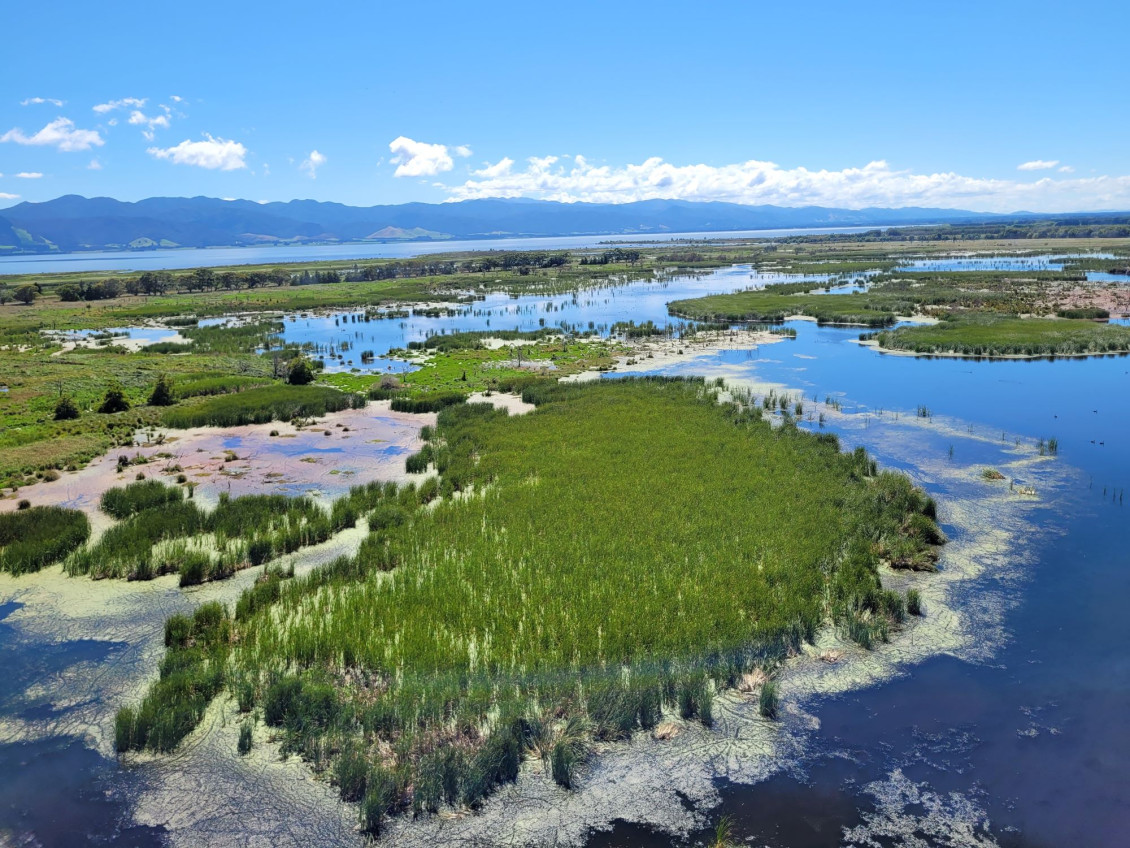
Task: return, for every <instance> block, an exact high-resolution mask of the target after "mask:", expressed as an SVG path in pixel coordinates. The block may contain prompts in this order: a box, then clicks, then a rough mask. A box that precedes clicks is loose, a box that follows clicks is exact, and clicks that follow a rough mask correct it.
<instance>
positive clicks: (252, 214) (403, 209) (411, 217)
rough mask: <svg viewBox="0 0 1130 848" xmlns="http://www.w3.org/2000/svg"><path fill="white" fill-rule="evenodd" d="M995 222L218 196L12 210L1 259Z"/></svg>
mask: <svg viewBox="0 0 1130 848" xmlns="http://www.w3.org/2000/svg"><path fill="white" fill-rule="evenodd" d="M992 217H994V216H990V215H984V214H977V213H974V212H966V211H961V210H953V209H926V208H917V207H908V208H901V209H881V208H874V209H834V208H826V207H821V206H803V207H783V206H743V205H741V204H737V203H692V202H688V201H681V200H644V201H639V202H636V203H622V204H611V203H557V202H553V201H545V200H524V199H516V200H507V199H491V200H465V201H462V202H460V203H404V204H400V205H396V206H369V207H354V206H345V205H343V204H340V203H324V202H320V201H315V200H292V201H289V202H287V203H255V202H253V201H250V200H219V199H217V198H211V197H151V198H148V199H146V200H139V201H137V202H136V203H126V202H123V201H120V200H114V199H112V198H109V197H92V198H86V197H80V196H78V195H73V194H72V195H66V196H64V197H59V198H56V199H55V200H49V201H46V202H44V203H19V204H17V205H15V206H12V207H10V208H8V209H5V210H0V253H9V252H46V251H65V252H70V251H77V250H98V249H135V250H145V249H152V248H154V247H173V246H181V247H221V246H222V247H227V246H233V245H249V244H270V243H278V242H289V243H295V242H351V241H404V240H431V239H449V238H461V239H473V238H498V237H506V236H562V235H593V234H604V233H607V234H610V235H617V234H619V235H631V234H640V233H663V232H672V233H676V232H723V231H727V230H753V229H779V228H793V227H836V226H839V227H843V226H886V225H892V224H927V223H942V222H955V221H966V222H968V221H979V220H987V219H991V218H992Z"/></svg>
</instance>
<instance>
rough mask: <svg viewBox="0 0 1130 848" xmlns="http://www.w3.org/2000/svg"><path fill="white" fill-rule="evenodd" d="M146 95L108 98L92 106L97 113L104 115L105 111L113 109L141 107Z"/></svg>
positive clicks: (143, 104)
mask: <svg viewBox="0 0 1130 848" xmlns="http://www.w3.org/2000/svg"><path fill="white" fill-rule="evenodd" d="M148 99H149V98H147V97H123V98H122V99H121V100H109V101H107V102H106V103H99V104H98V105H97V106H95V107H94V111H95V112H97V113H98V114H99V115H104V114H106V113H107V112H113V111H114V110H115V109H130V108H134V109H141V108H144V106H145V103H146V101H147V100H148Z"/></svg>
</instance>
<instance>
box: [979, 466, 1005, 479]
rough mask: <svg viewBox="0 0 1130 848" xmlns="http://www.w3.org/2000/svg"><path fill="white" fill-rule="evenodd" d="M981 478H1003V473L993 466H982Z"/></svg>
mask: <svg viewBox="0 0 1130 848" xmlns="http://www.w3.org/2000/svg"><path fill="white" fill-rule="evenodd" d="M981 478H982V479H984V480H1003V479H1004V475H1003V474H1001V473H1000V472H999V471H997V469H995V468H983V469H981Z"/></svg>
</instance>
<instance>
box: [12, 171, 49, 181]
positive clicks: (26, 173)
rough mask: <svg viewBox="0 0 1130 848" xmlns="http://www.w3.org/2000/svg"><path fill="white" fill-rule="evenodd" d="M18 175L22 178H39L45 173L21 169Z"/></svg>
mask: <svg viewBox="0 0 1130 848" xmlns="http://www.w3.org/2000/svg"><path fill="white" fill-rule="evenodd" d="M16 176H17V177H18V178H19V179H21V180H38V179H39V178H40V177H42V176H43V174H41V173H39V171H20V172H19V173H18V174H16Z"/></svg>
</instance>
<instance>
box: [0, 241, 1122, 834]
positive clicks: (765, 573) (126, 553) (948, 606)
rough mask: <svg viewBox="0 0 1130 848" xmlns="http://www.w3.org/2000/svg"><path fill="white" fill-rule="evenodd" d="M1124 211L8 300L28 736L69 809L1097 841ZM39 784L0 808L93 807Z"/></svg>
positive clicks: (25, 813) (363, 823)
mask: <svg viewBox="0 0 1130 848" xmlns="http://www.w3.org/2000/svg"><path fill="white" fill-rule="evenodd" d="M806 239H807V240H806ZM1125 255H1126V248H1125V246H1124V245H1123V244H1122V243H1121V242H1119V241H1118V240H1114V239H1111V240H1104V241H1101V242H1099V241H1094V242H1092V241H1090V240H1061V241H1059V242H1056V243H1054V244H1049V245H1039V246H1033V245H1031V244H1026V243H1024V242H1023V241H1017V242H1004V243H999V244H998V243H993V244H958V245H955V244H954V243H952V242H941V241H939V242H936V243H933V242H920V243H913V244H910V245H907V244H906V243H903V242H898V243H892V244H890V245H882V244H878V245H877V244H875V243H871V242H862V241H861V242H858V243H851V242H844V241H842V240H840V239H834V240H833V239H826V240H822V239H821V238H819V237H804V238H801V237H798V239H797V240H789V241H788V242H767V241H764V240H757V239H750V240H732V241H722V242H717V243H712V244H709V245H703V246H697V245H696V246H695V248H694V249H693V250H690V249H688V248H686V247H684V246H682V245H679V246H674V247H663V248H650V247H649V248H647V249H645V250H643V251H642V252H639V253H637V254H633V255H628V254H626V253H622V254H617V255H613V256H608V257H604V256H603V254H602V251H600V250H595V249H594V250H590V251H586V252H578V253H562V254H561V258H560V259H559V258H556V257H555V256H547V254H544V253H539V254H536V255H530V256H527V257H525V258H522V257H521V256H519V257H518V258H515V259H514V260H513V261H512V262H511V263H510V264H509V266H507V265H506V263H505V262H503V263H502V264H501V265H500V266H499V267H495V268H490V269H484V268H483V267H482V266H481V260H480V259H477V258H476V257H474V256H473V255H471V256H470V257H469V258H466V259H462V258H458V255H457V258H455V259H450V260H448V259H445V260H444V261H445V262H453V263H455V264H456V267H454V268H447V266H445V267H444V273H441V274H434V273H433V274H424V275H423V276H413V275H414V274H417V273H418V272H419V271H420V268H419V267H417V266H410V265H405V264H403V263H400V262H399V261H396V262H389V263H387V264H388V265H389V266H392V265H394V264H396V265H397V269H396V270H395V271H390V272H389V273H388V275H387V279H374V280H361V279H357V280H352V279H349V277H350V275H351V274H354V275H359V276H364V275H365V274H364V273H363V268H362V269H361V270H359V271H356V272H355V271H353V270H352V269H351V268H349V267H342V266H341V265H338V266H335V267H327V268H324V269H321V270H320V271H317V269H316V271H317V272H318V273H322V274H328V273H329V272H331V271H332V272H333V273H334V274H336V275H337V279H336V280H333V281H330V278H328V277H323V280H325V282H321V283H312V284H309V285H291V286H286V285H283V286H274V287H269V288H267V289H266V290H264V289H262V288H245V289H242V290H241V289H235V290H232V291H221V290H217V289H216V288H214V287H213V288H211V289H204V290H198V291H191V290H180V291H177V290H176V289H177V286H176V284H175V281H174V283H172V284H170V288H169V289H167V290H166V291H165V292H163V293H160V294H153V295H149V296H146V295H130V296H123V297H122V298H120V299H118V300H117V301H115V300H114V299H111V300H109V301H108V300H97V301H88V302H86V303H82V302H79V303H77V304H76V303H75V302H73V301H63V300H61V299H60V298H59V297H58V295H57V293H56V292H55V291H54V289H53V284H52V282H51V280H50V279H49V278H48V279H45V280H44V282H43V285H42V289H43V295H42V296H41V297H40V298H39V299H38V300H37V301H36V302H35V303H33V304H32V305H30V306H28V307H23V306H17V305H14V304H9V305H5V306H2V307H0V311H3V333H2V338H3V341H4V342H5V343H6V345H7V347H6V348H5V350H4V351H3V353H2V354H0V355H2V356H3V357H4V360H5V363H6V366H7V367H6V369H5V370H6V373H5V378H4V379H5V381H6V387H7V388H8V391H7V392H5V393H4V395H3V398H2V400H0V416H2V419H0V420H2V421H3V429H4V433H3V435H2V436H0V442H2V454H3V460H2V461H0V466H2V467H0V471H2V472H3V477H4V480H5V482H6V484H7V490H6V493H5V498H4V499H3V500H0V519H2V520H4V521H5V522H8V523H5V524H0V562H4V563H9V560H10V561H11V563H13V564H11V565H6V566H5V568H4V570H5V571H7V572H9V573H7V574H3V575H0V600H3V601H4V604H5V605H4V607H3V608H2V609H3V618H2V619H0V634H2V635H3V645H4V651H5V653H6V654H7V655H8V657H9V663H10V665H11V667H12V668H14V669H18V673H16V674H15V675H13V676H12V677H11V679H10V680H9V681H7V683H6V685H5V688H6V691H5V693H4V698H3V701H2V703H0V734H2V736H0V738H2V743H3V746H4V748H5V749H6V750H5V751H4V752H3V756H5V757H6V758H8V759H9V760H10V761H11V762H13V763H15V762H17V761H18V762H19V763H21V764H20V765H18V766H14V768H18V769H20V770H22V771H23V772H24V773H26V774H28V775H29V780H32V781H34V782H36V784H37V785H39V786H41V787H42V791H43V793H44V794H48V795H51V794H54V795H55V796H56V799H55V800H56V802H57V804H61V805H72V806H73V807H74V808H75V809H83V810H84V811H86V816H87V817H88V818H87V821H88V825H87V826H86V827H85V828H82V829H81V830H82V834H81V836H80V837H77V838H81V839H84V840H86V842H87V843H89V844H94V843H96V842H97V841H99V840H102V839H105V838H107V837H108V836H109V835H111V834H121V835H122V838H123V839H128V840H132V841H133V844H184V845H189V844H199V843H200V842H201V841H206V842H208V843H210V844H231V845H239V844H251V843H252V842H254V841H255V839H257V838H268V839H272V838H273V839H275V840H276V841H277V840H278V839H279V838H280V837H279V834H280V833H285V834H287V836H286V837H285V838H284V841H285V840H286V839H289V840H291V841H293V843H294V844H308V843H311V842H316V843H319V844H343V845H347V844H360V843H361V842H362V841H363V840H364V839H367V838H377V839H381V840H387V841H389V843H390V844H421V845H424V844H436V843H447V844H468V845H477V844H499V843H501V844H514V845H526V844H530V845H541V844H592V845H641V846H642V845H649V846H650V845H667V844H683V843H684V842H688V841H689V842H691V843H693V842H694V841H695V840H704V841H705V840H707V839H708V837H709V834H711V833H713V832H714V830H715V827H716V825H717V824H718V822H719V820H720V819H721V818H722V817H723V816H725V817H727V819H728V821H729V822H730V830H731V836H730V838H731V839H733V840H735V841H737V840H744V839H747V838H749V839H755V840H758V841H759V844H760V843H764V844H770V845H782V846H784V845H789V846H795V845H811V846H824V845H827V846H833V845H860V846H863V845H876V844H888V843H887V842H885V841H884V840H888V839H890V838H892V836H895V835H898V834H905V833H908V832H916V833H921V834H924V835H923V837H922V838H923V842H921V843H908V842H904V843H899V842H895V843H891V844H928V845H958V844H983V845H994V844H1000V845H1044V844H1061V843H1062V842H1063V841H1065V840H1068V839H1072V838H1078V839H1082V840H1083V841H1085V842H1089V843H1090V844H1116V839H1115V837H1116V834H1117V833H1119V832H1121V828H1123V827H1124V826H1125V825H1126V823H1127V810H1126V806H1125V801H1124V799H1121V798H1120V797H1119V793H1118V791H1117V788H1116V787H1118V786H1119V785H1121V784H1122V783H1123V782H1124V781H1125V779H1126V778H1127V777H1128V776H1130V775H1127V773H1126V766H1125V763H1124V761H1123V759H1124V758H1119V757H1117V756H1115V755H1114V752H1117V751H1119V750H1122V751H1124V750H1126V738H1125V731H1124V730H1122V729H1121V723H1120V722H1119V721H1118V720H1117V719H1116V716H1117V714H1118V704H1119V703H1121V702H1122V701H1123V700H1124V698H1125V695H1126V692H1127V686H1130V680H1128V678H1127V676H1126V666H1125V662H1124V661H1123V660H1121V659H1120V655H1121V653H1122V651H1121V650H1120V647H1119V645H1120V639H1119V629H1118V623H1117V622H1118V620H1119V617H1118V612H1117V608H1118V604H1119V601H1118V599H1119V598H1124V597H1125V596H1126V590H1127V588H1130V587H1127V585H1126V576H1125V573H1124V570H1123V569H1122V568H1121V567H1120V564H1121V563H1122V562H1124V556H1123V555H1122V553H1121V540H1120V539H1119V532H1118V527H1119V526H1120V520H1121V519H1120V515H1121V513H1120V510H1121V509H1122V487H1123V486H1124V484H1125V481H1126V477H1127V473H1126V472H1127V471H1128V470H1130V453H1128V448H1127V445H1126V444H1123V440H1122V438H1121V433H1122V431H1123V429H1124V422H1125V420H1126V415H1127V414H1128V413H1130V409H1127V408H1126V405H1127V402H1126V400H1125V398H1126V392H1125V391H1124V389H1125V388H1126V380H1127V379H1128V377H1127V367H1128V366H1127V364H1126V363H1127V360H1126V359H1125V358H1124V357H1123V356H1121V355H1119V354H1121V353H1123V352H1124V351H1125V349H1126V347H1127V345H1126V342H1125V339H1124V337H1123V334H1122V330H1124V329H1125V328H1124V327H1122V326H1121V325H1120V324H1119V323H1118V320H1119V316H1120V315H1122V314H1123V311H1124V310H1125V309H1126V306H1127V303H1128V302H1127V301H1126V299H1125V298H1126V295H1125V292H1124V286H1123V285H1122V283H1120V282H1118V281H1117V280H1112V279H1109V277H1110V276H1114V277H1117V276H1118V275H1117V274H1114V275H1111V274H1110V273H1109V271H1110V268H1116V267H1117V266H1118V262H1119V261H1121V262H1122V263H1123V264H1125V259H1124V258H1122V259H1120V257H1124V256H1125ZM593 256H597V257H600V258H604V259H607V261H606V262H604V264H591V263H590V262H586V261H582V260H591V258H592V257H593ZM425 261H426V260H425ZM459 263H465V265H460V264H459ZM476 263H480V264H476ZM1108 266H1109V267H1108ZM424 270H431V271H435V270H436V268H435V267H431V268H429V269H424ZM307 271H308V269H304V268H299V269H294V270H293V274H295V275H298V274H303V273H307ZM223 273H225V272H224V271H223V270H222V269H221V270H220V271H218V272H217V276H219V275H222V274H223ZM240 273H242V272H240ZM382 273H383V272H382ZM369 276H371V277H377V278H380V277H381V274H378V273H376V272H373V273H370V274H369ZM68 283H72V281H71V280H70V279H69V278H68ZM61 284H62V283H60V285H61ZM288 298H292V302H290V303H289V304H288ZM241 300H242V303H241ZM87 307H90V308H87ZM1059 313H1065V316H1064V317H1059ZM1102 313H1105V314H1102ZM185 316H188V318H187V319H186V317H185ZM111 328H112V329H114V330H115V331H116V332H118V333H123V332H124V333H126V334H127V335H126V336H121V335H113V334H106V335H105V336H104V337H103V338H99V339H95V340H94V341H93V342H92V343H89V344H81V345H79V344H74V346H72V347H69V348H68V341H67V339H66V338H64V337H60V336H58V335H52V334H47V333H44V332H43V331H44V330H64V331H68V332H73V331H78V330H81V331H91V332H104V331H105V330H108V329H111ZM873 329H878V333H877V334H876V335H875V336H874V337H871V334H872V331H873ZM170 330H175V331H176V332H177V334H178V339H184V340H185V341H184V342H181V341H173V342H169V341H168V338H169V336H168V333H169V331H170ZM861 330H862V331H863V335H864V336H865V338H864V339H863V341H864V342H866V344H859V341H860V335H861ZM158 331H160V332H158ZM122 339H125V340H131V339H136V340H138V341H139V342H142V343H139V344H137V345H132V346H127V345H123V344H121V343H120V340H122ZM162 345H163V346H162ZM966 346H968V347H966ZM1032 346H1035V347H1032ZM884 350H890V351H894V350H903V351H907V352H910V353H931V354H937V353H947V354H955V353H965V352H967V353H968V356H967V357H966V358H948V357H943V358H938V357H935V356H923V357H916V356H913V355H910V356H885V355H882V353H881V351H884ZM366 354H368V355H366ZM1018 354H1020V355H1023V356H1038V357H1042V358H1040V359H1021V358H1017V355H1018ZM1076 354H1087V356H1076ZM298 363H303V364H304V365H305V366H306V367H307V369H308V371H309V374H308V376H309V378H310V379H309V380H308V381H307V380H306V379H305V378H306V376H307V375H306V374H304V373H302V370H301V369H300V368H299V367H298ZM161 379H166V380H167V381H168V383H169V385H170V387H171V388H170V391H169V393H168V397H159V396H158V393H157V391H156V388H155V387H156V385H157V383H158V381H159V380H161ZM111 391H117V392H118V393H119V395H118V396H115V397H119V396H120V400H121V401H124V405H125V407H126V408H119V410H118V411H112V412H99V411H97V410H98V409H100V408H105V407H106V405H107V403H108V402H109V401H110V400H114V399H115V398H111V397H109V394H110V392H111ZM468 396H472V399H473V401H489V403H480V402H471V403H466V402H464V400H465V399H466V398H467V397H468ZM64 397H65V398H68V399H70V400H71V401H72V406H73V408H74V411H75V413H77V417H62V418H60V417H58V415H57V412H58V411H59V408H60V399H61V398H64ZM155 398H156V399H157V400H159V401H161V402H160V403H152V401H153V400H154V399H155ZM65 411H66V412H67V415H70V412H69V410H65ZM511 413H512V414H511ZM1053 442H1054V445H1055V449H1054V450H1049V449H1048V446H1049V445H1050V444H1052V443H1053ZM123 460H124V461H123ZM986 469H993V470H995V471H996V474H993V475H988V474H986V473H985V470H986ZM182 478H183V479H182ZM170 493H175V494H170ZM25 501H26V503H27V505H26V506H25V505H24V502H25ZM64 525H65V526H66V527H67V528H68V529H67V531H66V533H56V532H55V530H56V529H57V528H60V527H63V526H64ZM32 526H34V527H35V528H37V529H36V532H38V533H40V535H41V536H43V537H44V538H47V537H50V538H52V540H53V547H51V549H50V550H48V549H47V547H46V546H42V545H36V548H37V550H40V549H42V553H41V554H40V555H39V556H32V557H29V556H27V555H26V554H24V553H22V552H21V550H19V547H20V540H22V539H26V538H31V537H29V536H28V531H27V529H20V528H26V527H32ZM40 528H44V529H40ZM5 534H7V535H5ZM17 534H18V535H17ZM36 538H39V537H36ZM15 563H18V565H16V564H15ZM162 575H165V576H162ZM186 575H187V577H188V579H186ZM92 577H98V578H101V579H91V578H92ZM197 578H199V579H197ZM916 612H917V614H916ZM1121 641H1124V639H1123V640H1121ZM64 772H66V773H68V774H69V775H71V777H70V779H69V780H68V781H66V782H57V781H58V776H59V775H60V774H62V773H64ZM54 785H57V787H58V788H57V789H56V788H54ZM49 787H51V788H49ZM203 787H208V791H200V790H201V789H202V788H203ZM95 795H97V796H98V797H97V800H93V798H94V796H95ZM53 806H56V805H48V804H44V803H42V800H41V799H40V798H37V797H35V796H33V795H32V794H30V793H29V794H24V795H21V796H20V797H19V798H18V799H17V800H15V801H14V802H13V805H12V806H11V807H10V808H9V809H10V812H5V813H3V816H4V818H0V833H3V834H4V837H3V838H4V839H7V840H11V841H13V842H14V843H15V844H20V843H19V842H18V841H17V840H23V841H26V840H27V839H36V840H38V841H39V842H40V844H45V845H47V844H80V843H79V842H77V841H75V840H76V837H75V833H74V831H73V830H66V829H60V827H59V825H58V821H57V818H56V816H55V813H54V811H53ZM299 811H300V812H299ZM709 838H712V837H709ZM900 838H901V837H900ZM67 840H70V841H67Z"/></svg>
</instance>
